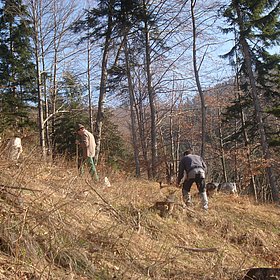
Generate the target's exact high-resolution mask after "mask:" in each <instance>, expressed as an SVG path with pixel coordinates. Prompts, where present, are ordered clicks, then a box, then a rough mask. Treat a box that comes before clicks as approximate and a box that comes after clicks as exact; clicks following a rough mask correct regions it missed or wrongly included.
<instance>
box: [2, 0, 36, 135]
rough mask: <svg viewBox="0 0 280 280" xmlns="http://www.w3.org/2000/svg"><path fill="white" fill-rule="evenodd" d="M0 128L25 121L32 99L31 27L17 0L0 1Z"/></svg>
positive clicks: (19, 124) (23, 123) (17, 124)
mask: <svg viewBox="0 0 280 280" xmlns="http://www.w3.org/2000/svg"><path fill="white" fill-rule="evenodd" d="M0 7H1V8H0V30H1V33H0V83H1V88H0V92H1V97H0V102H1V103H0V110H1V111H0V113H1V115H2V117H1V121H0V129H1V130H2V129H4V128H5V127H7V126H13V127H14V128H19V127H22V126H25V125H26V124H27V123H28V122H29V121H30V119H29V116H28V106H29V102H30V101H34V96H35V95H34V93H35V90H34V84H35V83H34V81H35V78H34V77H35V70H34V69H35V68H34V64H33V62H32V47H31V44H30V36H31V28H30V25H29V22H28V20H27V19H26V18H27V17H26V7H25V6H24V5H23V4H22V1H21V0H1V4H0Z"/></svg>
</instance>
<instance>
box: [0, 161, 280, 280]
mask: <svg viewBox="0 0 280 280" xmlns="http://www.w3.org/2000/svg"><path fill="white" fill-rule="evenodd" d="M100 173H101V177H103V178H104V176H105V171H101V172H100ZM108 173H109V172H108V171H107V172H106V176H108V177H109V179H110V181H111V184H112V186H111V187H109V188H105V187H104V186H103V184H102V183H98V184H96V183H94V182H92V181H91V179H90V178H89V177H88V176H87V175H86V176H84V177H83V178H80V177H77V171H76V169H75V168H74V166H71V164H69V163H67V162H64V161H62V160H60V161H58V162H57V163H56V164H49V163H43V162H41V161H40V160H38V159H36V158H35V157H33V156H28V157H26V158H25V159H24V161H22V162H21V163H20V164H19V166H15V165H13V164H10V163H8V162H6V161H5V160H1V161H0V185H1V192H0V194H1V197H0V203H1V208H0V209H1V216H0V217H1V218H0V219H1V231H0V279H1V280H2V279H30V280H31V279H32V280H37V279H59V280H61V279H65V280H66V279H67V280H70V279H71V280H72V279H77V280H78V279H79V280H82V279H83V280H86V279H94V280H96V279H100V280H101V279H102V280H103V279H104V280H105V279H133V280H134V279H135V280H136V279H137V280H144V279H176V280H177V279H192V280H193V279H205V280H207V279H209V280H210V279H215V280H217V279H223V280H226V279H231V280H232V279H240V278H241V277H242V276H243V275H244V274H245V272H246V269H248V268H250V267H280V255H279V252H280V220H279V217H280V208H279V207H277V206H275V205H255V204H254V203H253V202H252V201H251V200H250V199H249V198H248V197H234V196H230V195H225V194H216V195H215V196H214V197H213V198H211V199H210V209H209V211H208V212H207V213H205V212H202V211H201V210H200V206H199V201H198V198H194V201H195V202H197V203H196V204H195V205H194V208H193V209H192V210H186V209H183V208H182V207H181V206H180V205H176V206H175V209H174V211H173V213H172V214H171V215H169V216H167V217H161V216H160V215H159V213H158V212H157V211H155V210H153V209H151V207H152V206H153V205H154V204H155V203H156V202H157V201H163V200H164V199H165V197H166V196H167V194H168V192H169V191H174V190H175V191H176V192H175V195H176V198H177V200H178V203H179V202H180V199H181V193H180V190H176V189H172V188H170V190H169V189H168V188H164V189H162V190H160V188H159V185H158V183H156V182H149V181H145V180H136V179H134V178H130V177H128V176H125V175H124V174H120V173H117V172H110V173H109V174H108Z"/></svg>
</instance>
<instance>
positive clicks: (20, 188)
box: [0, 184, 41, 192]
mask: <svg viewBox="0 0 280 280" xmlns="http://www.w3.org/2000/svg"><path fill="white" fill-rule="evenodd" d="M0 188H7V189H16V190H23V191H32V192H40V191H41V190H36V189H29V188H25V187H15V186H7V185H3V184H0Z"/></svg>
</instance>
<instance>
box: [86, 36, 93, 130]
mask: <svg viewBox="0 0 280 280" xmlns="http://www.w3.org/2000/svg"><path fill="white" fill-rule="evenodd" d="M87 44H88V47H87V88H88V114H89V127H90V131H91V132H93V117H92V93H91V83H90V51H91V46H90V39H88V41H87Z"/></svg>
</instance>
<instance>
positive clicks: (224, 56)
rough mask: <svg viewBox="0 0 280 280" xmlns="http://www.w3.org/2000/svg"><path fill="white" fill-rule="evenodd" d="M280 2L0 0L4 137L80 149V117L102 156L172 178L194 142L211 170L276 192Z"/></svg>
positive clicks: (121, 166)
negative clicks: (93, 136) (185, 151)
mask: <svg viewBox="0 0 280 280" xmlns="http://www.w3.org/2000/svg"><path fill="white" fill-rule="evenodd" d="M256 2H257V3H256ZM279 7H280V4H279V3H278V1H267V0H261V1H249V0H232V1H213V0H212V1H210V0H209V1H203V2H201V1H198V2H197V1H195V0H189V1H181V0H168V1H164V0H160V1H159V0H157V1H153V0H135V1H125V0H123V1H117V0H109V1H91V2H82V3H81V1H74V0H73V1H71V0H70V1H69V0H67V1H66V0H58V1H45V0H37V1H33V0H24V1H21V0H20V1H18V0H1V9H0V29H1V38H0V44H1V49H0V73H1V75H0V80H1V86H0V94H1V95H0V133H1V136H2V139H3V140H2V141H4V142H5V140H6V139H8V138H10V137H12V136H14V135H15V134H20V136H21V137H22V138H23V143H31V142H33V143H34V144H36V145H40V147H41V154H42V157H43V158H44V159H46V160H53V161H55V160H56V159H59V158H60V157H61V156H64V157H66V158H67V159H69V160H74V159H75V157H77V152H76V147H75V137H76V133H75V127H76V124H77V123H83V124H84V125H85V126H86V127H88V129H89V130H90V131H92V132H93V133H94V135H95V137H96V142H97V155H96V158H95V161H96V164H97V166H99V167H101V166H107V167H110V168H111V169H112V170H117V171H125V172H128V173H133V174H135V176H137V177H146V178H148V179H151V180H162V178H164V179H166V180H167V181H168V182H169V183H170V182H172V180H173V179H174V177H176V171H177V165H178V161H179V159H180V157H181V155H182V152H183V151H184V150H185V149H186V148H192V149H193V150H194V151H195V152H196V153H198V154H201V155H202V156H203V157H204V158H205V160H206V162H207V165H208V166H209V170H208V180H209V181H211V180H213V181H234V182H237V184H238V188H239V192H240V193H244V194H248V193H250V194H253V195H254V198H255V200H257V201H262V202H263V201H279V186H278V185H277V182H278V181H279V170H280V162H279V144H280V138H279V128H280V126H279V125H280V123H279V112H280V107H279V82H280V72H279V70H280V69H279V59H280V56H279Z"/></svg>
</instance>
